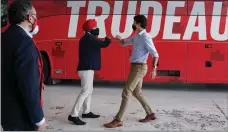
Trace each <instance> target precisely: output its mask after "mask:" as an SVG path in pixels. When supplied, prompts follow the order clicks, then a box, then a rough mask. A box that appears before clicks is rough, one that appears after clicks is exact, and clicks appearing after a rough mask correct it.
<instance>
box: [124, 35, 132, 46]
mask: <svg viewBox="0 0 228 132" xmlns="http://www.w3.org/2000/svg"><path fill="white" fill-rule="evenodd" d="M133 38H134V36H133V37H131V38H128V39H124V40H123V41H122V42H121V45H122V46H127V45H131V44H132V43H133Z"/></svg>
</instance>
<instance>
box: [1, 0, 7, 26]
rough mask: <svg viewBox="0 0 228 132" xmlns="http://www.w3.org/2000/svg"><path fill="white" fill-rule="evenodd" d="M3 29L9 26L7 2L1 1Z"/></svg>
mask: <svg viewBox="0 0 228 132" xmlns="http://www.w3.org/2000/svg"><path fill="white" fill-rule="evenodd" d="M1 25H2V26H1V28H2V27H4V26H6V25H7V0H1Z"/></svg>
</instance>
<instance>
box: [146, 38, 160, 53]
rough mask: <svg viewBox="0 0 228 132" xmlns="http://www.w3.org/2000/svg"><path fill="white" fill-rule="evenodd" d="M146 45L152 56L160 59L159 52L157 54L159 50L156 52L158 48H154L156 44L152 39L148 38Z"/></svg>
mask: <svg viewBox="0 0 228 132" xmlns="http://www.w3.org/2000/svg"><path fill="white" fill-rule="evenodd" d="M144 44H145V48H146V49H147V50H148V51H149V52H150V54H151V55H152V56H153V57H159V55H158V52H157V50H156V48H155V46H154V43H153V41H152V38H151V37H148V36H146V37H145V43H144Z"/></svg>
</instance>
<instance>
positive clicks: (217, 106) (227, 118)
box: [212, 99, 228, 121]
mask: <svg viewBox="0 0 228 132" xmlns="http://www.w3.org/2000/svg"><path fill="white" fill-rule="evenodd" d="M212 102H213V103H214V105H215V106H216V108H217V109H218V110H219V111H220V112H221V113H222V114H223V115H224V116H225V117H226V120H227V121H228V117H227V116H226V114H225V113H224V111H223V110H222V109H221V108H220V107H219V105H218V104H217V103H216V102H215V101H214V100H213V99H212Z"/></svg>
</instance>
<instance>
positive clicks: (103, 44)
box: [92, 37, 111, 48]
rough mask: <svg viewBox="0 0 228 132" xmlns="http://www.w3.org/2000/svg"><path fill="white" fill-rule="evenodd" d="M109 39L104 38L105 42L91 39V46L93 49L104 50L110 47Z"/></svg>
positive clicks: (94, 38)
mask: <svg viewBox="0 0 228 132" xmlns="http://www.w3.org/2000/svg"><path fill="white" fill-rule="evenodd" d="M110 43H111V39H109V38H107V37H105V40H104V41H103V40H100V39H98V38H96V37H92V45H93V46H94V47H99V48H106V47H108V46H109V45H110Z"/></svg>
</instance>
